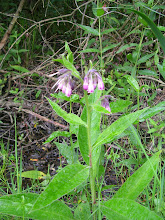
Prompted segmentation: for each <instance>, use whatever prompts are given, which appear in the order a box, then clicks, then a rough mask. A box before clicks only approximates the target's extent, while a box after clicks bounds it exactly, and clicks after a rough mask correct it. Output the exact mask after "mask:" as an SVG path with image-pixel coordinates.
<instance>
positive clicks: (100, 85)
mask: <svg viewBox="0 0 165 220" xmlns="http://www.w3.org/2000/svg"><path fill="white" fill-rule="evenodd" d="M98 89H99V90H104V83H103V80H102V78H101V77H98Z"/></svg>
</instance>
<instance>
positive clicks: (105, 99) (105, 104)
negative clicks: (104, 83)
mask: <svg viewBox="0 0 165 220" xmlns="http://www.w3.org/2000/svg"><path fill="white" fill-rule="evenodd" d="M110 97H111V96H110V95H105V96H103V97H102V99H101V105H102V106H103V107H104V108H105V109H107V110H108V111H109V112H111V109H110V107H109V101H108V98H110Z"/></svg>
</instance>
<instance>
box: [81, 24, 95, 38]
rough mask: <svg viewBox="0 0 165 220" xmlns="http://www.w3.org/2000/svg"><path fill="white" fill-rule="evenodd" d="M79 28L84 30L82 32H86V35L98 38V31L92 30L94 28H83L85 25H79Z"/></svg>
mask: <svg viewBox="0 0 165 220" xmlns="http://www.w3.org/2000/svg"><path fill="white" fill-rule="evenodd" d="M79 26H80V27H81V28H82V29H83V30H84V31H87V32H88V33H91V34H93V35H96V36H99V31H98V30H96V29H94V28H91V27H89V26H85V25H82V24H79Z"/></svg>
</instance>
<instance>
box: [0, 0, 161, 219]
mask: <svg viewBox="0 0 165 220" xmlns="http://www.w3.org/2000/svg"><path fill="white" fill-rule="evenodd" d="M0 5H1V7H0V95H1V99H0V110H1V112H0V146H1V149H0V167H1V171H0V179H1V183H0V195H1V196H4V195H9V194H17V193H22V192H23V193H24V192H42V191H43V190H44V189H45V187H46V186H47V184H48V183H49V182H50V180H51V177H52V176H54V175H55V174H57V173H58V172H59V170H61V169H62V168H63V167H65V166H66V164H74V163H76V161H77V160H79V161H81V162H82V163H84V161H83V159H82V157H81V156H80V152H79V148H78V147H79V146H78V143H77V136H76V134H73V135H72V136H71V139H69V137H68V136H67V135H66V134H65V133H62V134H61V133H59V135H57V136H54V137H53V138H52V140H51V141H52V142H50V141H47V143H45V144H44V142H45V141H46V140H47V138H48V137H49V136H50V134H51V133H52V132H54V131H59V132H65V131H66V130H67V129H68V124H67V123H66V121H64V120H63V119H61V117H59V116H58V115H57V114H56V113H55V112H53V111H52V108H51V107H50V105H49V103H48V101H47V99H46V98H45V97H48V98H50V97H51V99H53V100H56V102H57V103H58V104H59V105H60V106H61V107H62V108H63V109H64V110H65V111H67V112H69V111H71V112H72V113H74V114H77V115H79V116H80V115H81V113H82V106H83V104H84V100H83V99H82V98H83V89H82V88H81V86H80V85H79V82H78V80H76V82H75V90H74V92H73V95H72V96H71V98H68V97H66V96H64V95H63V94H62V93H61V92H57V91H56V87H55V88H53V89H52V87H53V85H54V84H55V82H56V80H57V77H56V75H55V76H53V77H52V76H51V77H50V75H51V74H52V73H55V72H57V71H58V70H59V69H61V68H62V67H63V65H62V64H61V63H60V62H56V61H55V59H61V57H62V55H67V52H66V43H65V42H68V45H69V47H70V49H71V51H72V52H73V55H74V62H73V64H74V66H75V68H76V69H77V71H79V72H80V73H81V76H82V77H83V76H84V75H85V68H86V69H88V68H89V66H90V62H92V65H93V67H94V68H95V69H97V70H100V72H101V74H102V76H103V81H104V84H105V90H106V93H105V94H106V95H111V99H110V100H111V101H110V107H111V110H112V114H111V115H104V116H103V119H102V127H101V129H102V130H104V129H105V128H107V127H108V125H110V124H112V123H113V122H114V121H115V120H117V119H118V118H120V116H122V115H128V114H129V113H130V112H134V111H135V110H139V109H143V108H145V107H149V109H150V110H149V111H148V112H147V113H146V114H143V115H142V116H141V118H139V119H138V121H137V123H136V125H135V126H134V128H135V129H137V130H136V131H137V134H138V136H139V137H140V138H141V142H142V144H143V146H144V149H145V152H146V153H147V155H148V157H151V156H152V155H153V154H154V153H155V152H157V151H159V150H161V152H162V153H161V156H160V164H159V167H158V170H157V177H156V176H155V174H154V176H155V178H154V179H152V181H151V183H150V184H149V185H148V186H147V187H146V189H145V190H144V191H143V192H142V193H141V194H140V196H139V197H138V199H137V200H136V201H138V203H140V204H142V205H144V206H145V207H147V208H148V209H150V210H153V211H155V212H156V213H157V214H158V215H159V216H160V217H162V218H164V217H165V193H164V190H165V184H164V166H165V165H164V161H165V157H164V147H165V56H164V54H165V43H164V42H165V40H164V39H165V38H164V36H165V34H164V33H165V13H164V12H165V2H164V1H162V0H142V1H136V0H134V1H131V0H129V1H124V0H104V1H103V0H100V1H98V0H97V1H95V0H89V1H83V0H75V1H71V0H36V1H34V0H27V1H24V0H22V1H17V0H15V1H14V0H6V1H3V2H1V3H0ZM97 8H99V10H96V9H97ZM133 10H136V12H139V14H138V13H136V12H135V11H133ZM140 13H142V14H140ZM16 15H17V16H16ZM140 15H141V16H140ZM143 15H144V16H143ZM145 16H146V17H147V18H149V20H147V19H146V17H145ZM154 24H155V25H156V29H155V26H154ZM51 93H52V94H53V97H52V96H51ZM75 133H76V132H75ZM53 140H54V141H53ZM71 143H72V144H71ZM70 145H71V146H72V147H70ZM146 160H147V159H146V155H145V153H144V151H143V150H142V149H141V147H140V144H139V142H138V141H137V138H136V137H135V135H134V134H133V131H132V130H131V129H130V128H128V129H126V130H125V131H124V132H123V133H122V134H121V136H120V137H117V138H116V139H114V140H113V142H112V143H106V144H105V145H104V146H103V148H102V156H101V159H100V171H99V172H100V174H99V178H101V174H102V173H103V172H104V171H105V176H104V179H102V180H101V181H102V189H101V191H100V193H101V199H102V200H106V199H107V198H109V197H111V196H112V195H114V194H115V192H116V190H117V189H118V188H119V187H120V186H121V185H122V184H123V183H124V182H125V181H126V180H127V179H128V177H130V176H131V175H132V174H133V173H134V172H135V171H136V170H137V169H138V168H139V167H141V166H142V165H143V164H144V163H145V162H146ZM101 165H102V166H101ZM103 165H104V166H105V165H106V166H105V167H106V169H105V170H104V168H103ZM37 171H39V172H37ZM157 178H159V180H160V182H159V183H160V184H158V182H157ZM99 186H100V185H98V189H97V190H98V192H99V190H100V188H99ZM88 197H90V195H89V194H88V193H87V189H86V188H85V186H80V187H79V188H77V191H72V192H71V193H70V194H67V195H66V196H65V198H64V200H65V202H66V204H67V205H69V207H71V208H72V209H73V210H74V209H75V208H76V207H78V204H79V203H83V201H84V200H85V201H86V198H88ZM86 209H88V207H86ZM1 213H2V217H3V218H4V219H7V218H8V217H7V215H4V216H3V214H4V212H3V211H2V212H1ZM75 213H79V212H78V211H76V212H75ZM84 215H85V214H84ZM75 216H76V214H75ZM77 216H78V214H77ZM103 216H104V215H103ZM103 216H102V218H103ZM15 218H17V217H15ZM85 218H86V217H84V219H85ZM82 219H83V218H82ZM100 219H101V217H100ZM142 219H143V218H142Z"/></svg>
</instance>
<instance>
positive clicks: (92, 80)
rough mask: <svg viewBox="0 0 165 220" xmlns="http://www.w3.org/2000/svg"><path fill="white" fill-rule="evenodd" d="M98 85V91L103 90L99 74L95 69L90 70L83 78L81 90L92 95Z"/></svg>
mask: <svg viewBox="0 0 165 220" xmlns="http://www.w3.org/2000/svg"><path fill="white" fill-rule="evenodd" d="M97 85H98V89H99V90H104V83H103V80H102V78H101V76H100V74H99V73H98V72H97V70H95V69H91V70H89V71H88V72H87V74H86V76H85V77H84V83H83V89H84V90H87V91H88V93H93V92H94V90H95V89H96V86H97Z"/></svg>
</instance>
